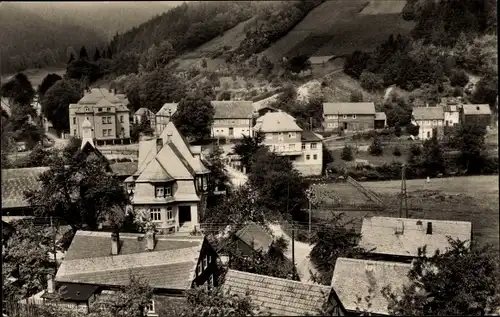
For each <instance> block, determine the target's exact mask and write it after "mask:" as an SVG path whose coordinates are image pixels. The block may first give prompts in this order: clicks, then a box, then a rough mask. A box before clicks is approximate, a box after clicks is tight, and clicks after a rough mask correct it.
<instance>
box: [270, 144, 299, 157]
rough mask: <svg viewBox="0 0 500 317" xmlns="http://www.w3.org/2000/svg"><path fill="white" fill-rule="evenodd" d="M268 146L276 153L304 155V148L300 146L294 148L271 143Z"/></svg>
mask: <svg viewBox="0 0 500 317" xmlns="http://www.w3.org/2000/svg"><path fill="white" fill-rule="evenodd" d="M268 147H269V150H270V151H272V152H274V153H276V155H289V156H294V155H302V149H301V148H300V147H298V148H292V149H290V148H289V147H286V146H276V145H269V146H268Z"/></svg>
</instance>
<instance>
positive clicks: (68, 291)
mask: <svg viewBox="0 0 500 317" xmlns="http://www.w3.org/2000/svg"><path fill="white" fill-rule="evenodd" d="M98 288H99V287H98V286H95V285H83V284H72V283H66V284H64V285H62V286H61V287H60V288H59V289H58V290H57V293H53V294H51V293H49V292H47V291H45V293H43V295H42V298H47V299H57V298H58V296H60V298H61V299H62V300H70V301H87V300H88V299H89V298H90V296H92V295H93V294H94V293H95V291H97V289H98Z"/></svg>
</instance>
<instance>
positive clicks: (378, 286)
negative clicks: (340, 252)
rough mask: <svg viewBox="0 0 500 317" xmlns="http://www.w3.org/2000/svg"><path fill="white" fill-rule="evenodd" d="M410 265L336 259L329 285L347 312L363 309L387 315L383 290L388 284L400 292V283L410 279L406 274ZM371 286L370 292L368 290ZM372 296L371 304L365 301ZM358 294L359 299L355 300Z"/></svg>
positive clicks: (386, 304)
mask: <svg viewBox="0 0 500 317" xmlns="http://www.w3.org/2000/svg"><path fill="white" fill-rule="evenodd" d="M410 269H411V264H405V263H397V262H386V261H371V260H359V259H348V258H338V259H337V262H336V263H335V270H334V272H333V278H332V284H331V286H332V288H333V289H334V290H335V291H336V292H337V295H338V297H339V299H340V301H341V302H342V304H343V305H344V307H345V309H346V310H348V311H356V308H359V310H360V311H366V312H369V313H373V314H383V315H388V314H389V312H388V308H387V306H388V301H387V300H386V299H385V297H384V296H383V294H382V289H383V288H384V287H386V286H390V287H391V290H392V292H394V293H400V292H401V287H402V285H404V284H406V283H408V282H409V278H408V277H407V275H408V272H409V271H410ZM370 287H371V288H373V292H372V293H371V294H370V293H369V291H368V290H369V289H370ZM369 295H370V296H371V301H370V304H371V305H370V306H369V305H368V303H367V302H366V301H365V297H366V296H369ZM358 297H360V298H361V301H360V302H359V303H358Z"/></svg>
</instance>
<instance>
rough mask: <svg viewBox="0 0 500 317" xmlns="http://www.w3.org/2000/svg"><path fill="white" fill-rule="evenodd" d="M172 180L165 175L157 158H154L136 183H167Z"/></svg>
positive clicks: (169, 176)
mask: <svg viewBox="0 0 500 317" xmlns="http://www.w3.org/2000/svg"><path fill="white" fill-rule="evenodd" d="M172 180H174V178H173V177H172V176H171V175H170V174H168V173H167V171H166V170H165V168H164V167H163V166H162V165H161V164H160V162H159V160H158V158H155V159H153V160H152V161H151V162H149V164H148V165H147V166H146V168H145V169H144V170H143V171H142V173H141V175H140V176H139V177H138V178H137V179H136V182H161V181H164V182H168V181H172Z"/></svg>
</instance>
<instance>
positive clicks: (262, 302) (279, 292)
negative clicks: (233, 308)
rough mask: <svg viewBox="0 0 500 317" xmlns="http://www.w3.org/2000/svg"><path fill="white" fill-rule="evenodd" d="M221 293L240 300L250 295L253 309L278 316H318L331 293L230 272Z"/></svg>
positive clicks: (311, 286)
mask: <svg viewBox="0 0 500 317" xmlns="http://www.w3.org/2000/svg"><path fill="white" fill-rule="evenodd" d="M222 289H223V290H224V291H227V292H229V293H230V294H238V295H240V296H245V295H246V293H247V292H250V294H249V296H250V298H252V301H253V302H254V303H255V304H256V305H258V306H260V307H261V309H262V310H268V311H269V312H270V313H271V314H273V315H278V316H280V315H281V316H301V315H302V316H303V315H304V314H306V313H308V314H319V311H320V310H321V309H322V308H323V305H324V304H326V302H327V300H328V298H329V296H330V292H331V287H329V286H324V285H317V284H306V283H301V282H297V281H292V280H286V279H281V278H276V277H270V276H265V275H258V274H253V273H247V272H241V271H236V270H231V269H229V270H228V272H227V274H226V278H225V281H224V284H223V285H222Z"/></svg>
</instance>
